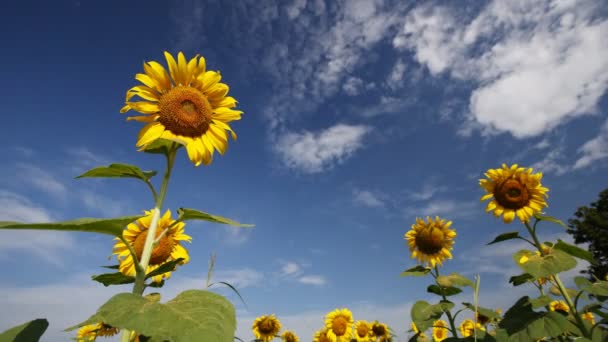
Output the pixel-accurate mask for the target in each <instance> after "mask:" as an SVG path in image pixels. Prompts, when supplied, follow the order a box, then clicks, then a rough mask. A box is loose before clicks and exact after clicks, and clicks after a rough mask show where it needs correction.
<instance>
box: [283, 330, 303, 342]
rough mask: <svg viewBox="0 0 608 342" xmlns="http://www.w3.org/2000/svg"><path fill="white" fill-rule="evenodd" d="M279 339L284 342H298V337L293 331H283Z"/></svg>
mask: <svg viewBox="0 0 608 342" xmlns="http://www.w3.org/2000/svg"><path fill="white" fill-rule="evenodd" d="M281 339H282V340H283V341H284V342H299V341H300V339H299V338H298V335H296V334H295V333H294V332H293V331H289V330H287V331H285V332H284V333H283V335H281Z"/></svg>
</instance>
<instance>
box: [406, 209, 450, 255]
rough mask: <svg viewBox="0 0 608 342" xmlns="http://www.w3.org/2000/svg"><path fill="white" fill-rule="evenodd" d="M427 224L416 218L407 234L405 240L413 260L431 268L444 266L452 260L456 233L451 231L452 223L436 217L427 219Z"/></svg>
mask: <svg viewBox="0 0 608 342" xmlns="http://www.w3.org/2000/svg"><path fill="white" fill-rule="evenodd" d="M427 221H428V222H425V221H424V220H423V219H421V218H416V223H415V224H413V225H412V229H411V230H410V231H408V232H407V233H406V234H405V239H406V240H407V243H408V245H409V247H410V252H412V258H416V259H418V262H420V263H425V262H426V263H428V264H430V265H431V267H435V265H440V266H441V265H442V262H443V260H445V259H446V258H447V259H452V253H451V252H450V250H452V245H453V244H454V237H456V232H455V231H454V230H452V229H450V226H451V225H452V221H446V220H443V219H440V218H439V217H438V216H435V219H434V220H433V219H432V218H430V217H427Z"/></svg>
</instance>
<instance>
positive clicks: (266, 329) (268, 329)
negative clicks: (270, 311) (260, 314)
mask: <svg viewBox="0 0 608 342" xmlns="http://www.w3.org/2000/svg"><path fill="white" fill-rule="evenodd" d="M258 330H259V331H260V332H261V333H262V334H264V335H268V334H272V333H273V332H274V330H275V324H274V320H273V319H270V318H264V319H263V320H262V321H261V322H260V323H259V324H258Z"/></svg>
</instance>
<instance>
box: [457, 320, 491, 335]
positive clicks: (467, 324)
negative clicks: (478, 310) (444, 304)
mask: <svg viewBox="0 0 608 342" xmlns="http://www.w3.org/2000/svg"><path fill="white" fill-rule="evenodd" d="M475 328H477V330H486V329H485V328H484V327H483V325H481V324H479V323H477V324H475V323H474V322H473V321H472V320H470V319H465V320H464V321H462V323H460V333H461V334H462V336H463V337H469V336H473V333H474V331H475Z"/></svg>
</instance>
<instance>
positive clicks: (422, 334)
mask: <svg viewBox="0 0 608 342" xmlns="http://www.w3.org/2000/svg"><path fill="white" fill-rule="evenodd" d="M411 327H412V330H413V331H414V334H419V335H418V337H419V338H421V339H426V338H427V337H426V335H425V334H424V331H420V329H418V327H417V326H416V324H415V323H414V322H412V325H411Z"/></svg>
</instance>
